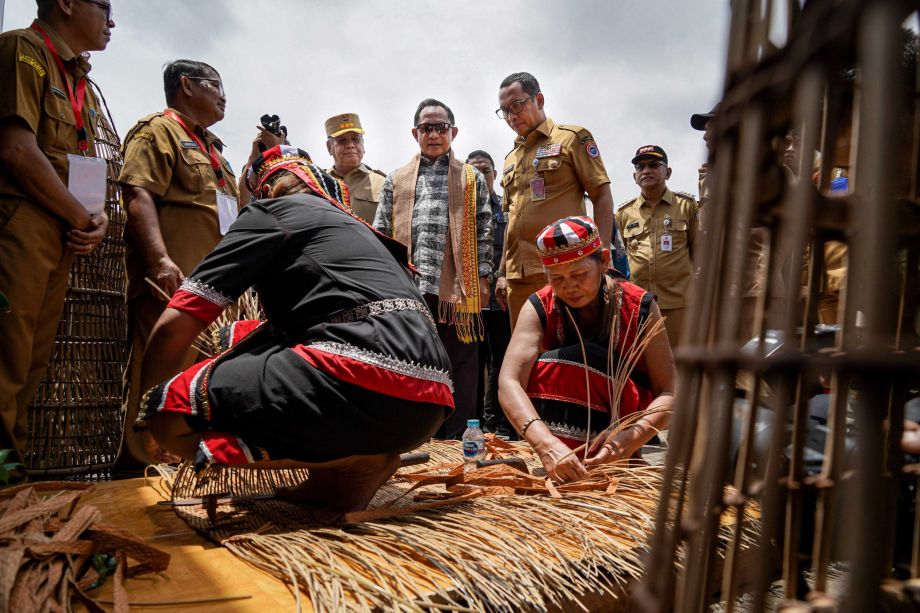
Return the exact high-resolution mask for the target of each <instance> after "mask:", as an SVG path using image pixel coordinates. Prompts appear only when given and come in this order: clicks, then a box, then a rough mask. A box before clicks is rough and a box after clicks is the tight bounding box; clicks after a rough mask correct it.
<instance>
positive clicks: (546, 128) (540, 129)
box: [514, 117, 556, 145]
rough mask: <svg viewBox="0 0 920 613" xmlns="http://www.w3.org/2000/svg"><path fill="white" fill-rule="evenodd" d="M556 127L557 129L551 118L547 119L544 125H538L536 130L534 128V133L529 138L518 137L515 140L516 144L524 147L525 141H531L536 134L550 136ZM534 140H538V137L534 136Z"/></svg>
mask: <svg viewBox="0 0 920 613" xmlns="http://www.w3.org/2000/svg"><path fill="white" fill-rule="evenodd" d="M555 127H556V123H555V122H554V121H553V120H552V119H551V118H549V117H547V118H546V121H544V122H543V123H541V124H540V125H538V126H537V127H536V128H534V130H533V132H531V133H530V134H528V135H527V136H518V137H517V138H516V139H514V142H515V143H517V144H518V145H522V144H524V142H525V141H527V140H528V139H530V138H531V136H532V135H534V134H542V135H543V136H550V135H551V134H552V132H553V128H555ZM533 138H537V137H536V136H534V137H533Z"/></svg>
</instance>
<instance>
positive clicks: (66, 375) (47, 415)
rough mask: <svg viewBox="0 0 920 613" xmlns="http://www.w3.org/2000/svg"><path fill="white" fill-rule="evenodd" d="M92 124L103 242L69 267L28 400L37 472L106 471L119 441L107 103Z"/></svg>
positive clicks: (116, 280)
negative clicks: (47, 356)
mask: <svg viewBox="0 0 920 613" xmlns="http://www.w3.org/2000/svg"><path fill="white" fill-rule="evenodd" d="M93 85H94V89H96V92H97V98H98V99H99V100H101V101H102V100H103V99H102V96H101V94H99V93H98V88H95V84H93ZM94 128H95V146H96V153H97V155H98V156H100V157H102V158H104V159H105V160H106V161H107V163H108V193H107V196H106V205H105V211H106V214H107V215H108V217H109V227H108V231H107V233H106V236H105V238H104V239H103V241H102V242H101V243H100V245H99V246H98V247H97V248H96V249H95V250H93V252H92V253H91V254H89V255H88V256H78V257H76V258H75V259H74V263H73V267H72V268H71V271H70V279H69V282H68V289H67V296H66V298H65V302H64V314H63V316H62V318H61V321H60V323H59V324H58V330H57V336H56V338H55V341H54V349H53V351H52V354H51V360H50V362H49V364H48V371H47V373H46V374H45V378H44V380H43V381H42V382H41V384H40V385H39V387H38V390H37V391H36V394H35V398H34V399H33V400H32V404H31V405H30V406H29V431H28V441H27V443H26V448H25V456H26V458H25V459H26V466H28V467H29V473H30V475H32V476H33V477H47V476H68V475H83V474H90V473H95V474H97V475H99V474H102V473H104V472H105V471H107V470H108V469H110V468H111V467H112V466H113V465H114V463H115V460H116V458H117V456H118V452H119V446H120V444H121V438H122V431H123V425H122V412H121V387H122V375H123V372H124V368H125V361H126V359H127V336H126V335H127V328H126V319H125V298H124V288H125V271H124V251H125V247H124V240H123V234H124V227H125V214H124V211H123V210H122V208H121V202H120V190H119V187H118V183H117V181H116V180H117V178H118V174H119V172H120V170H121V166H122V156H121V141H120V139H119V137H118V134H117V133H116V131H115V128H114V122H112V121H111V117H110V116H108V109H107V108H106V107H105V104H104V101H103V103H102V104H101V105H100V108H99V109H96V112H95V121H94Z"/></svg>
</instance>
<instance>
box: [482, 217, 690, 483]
mask: <svg viewBox="0 0 920 613" xmlns="http://www.w3.org/2000/svg"><path fill="white" fill-rule="evenodd" d="M602 246H603V245H602V242H601V238H600V235H599V234H598V231H597V226H595V224H594V222H593V221H592V220H591V219H589V218H587V217H567V218H565V219H560V220H559V221H557V222H556V223H554V224H552V225H550V226H548V227H546V228H545V229H544V230H543V231H542V232H541V233H540V235H539V236H538V237H537V249H538V250H539V252H540V257H541V258H542V260H543V267H544V270H545V271H546V275H547V279H548V281H549V284H548V285H547V286H546V287H544V288H543V289H542V290H540V291H538V292H536V293H534V294H532V295H531V296H530V299H529V300H528V301H527V302H526V303H524V306H523V308H522V309H521V312H520V314H519V315H518V318H517V323H516V325H515V327H514V332H513V333H512V335H511V342H510V344H509V345H508V350H507V353H506V354H505V360H504V362H503V363H502V369H501V373H500V375H499V386H498V393H499V400H500V402H501V405H502V408H503V409H504V411H505V414H506V415H507V416H508V419H509V420H510V421H511V423H512V424H513V425H514V427H515V428H516V429H517V431H518V433H520V435H521V437H522V438H525V439H526V440H527V441H528V442H529V443H530V444H531V446H532V447H533V448H534V449H535V450H536V451H537V453H538V454H539V456H540V460H541V461H542V463H543V467H544V468H545V469H546V472H547V474H548V475H550V476H553V477H554V478H556V479H558V480H560V481H572V480H575V479H580V478H582V477H584V476H586V474H587V470H586V468H585V466H586V465H587V466H591V465H595V464H602V463H605V462H614V461H617V460H621V459H628V458H630V457H632V456H633V455H634V454H636V453H637V452H638V451H639V450H640V449H641V448H642V445H643V444H644V443H645V442H646V441H648V440H649V439H650V438H651V437H652V436H654V435H655V433H656V432H657V431H658V430H660V429H662V428H664V427H665V426H666V425H667V422H668V419H669V415H670V409H671V403H672V400H673V393H674V378H675V373H674V357H673V355H672V354H671V347H670V345H669V343H668V338H667V333H666V332H665V331H664V329H663V321H661V312H660V311H659V310H658V305H657V304H656V303H655V300H654V296H653V295H652V294H650V293H648V292H646V291H645V290H643V289H642V288H640V287H638V286H636V285H634V284H632V283H629V282H626V281H624V280H621V279H619V280H618V279H617V278H616V277H615V276H614V274H613V273H612V272H611V271H608V267H609V265H610V252H609V251H608V250H607V249H602V248H601V247H602ZM586 362H587V367H585V363H586ZM633 364H634V365H635V370H633V371H632V372H629V371H630V366H631V365H633ZM611 398H612V399H613V400H611ZM638 411H642V412H641V413H638V414H636V415H632V417H631V418H630V419H624V418H626V417H627V416H629V415H631V414H634V413H637V412H638ZM581 449H585V452H584V453H582V454H579V453H577V451H580V450H581ZM585 456H586V457H585Z"/></svg>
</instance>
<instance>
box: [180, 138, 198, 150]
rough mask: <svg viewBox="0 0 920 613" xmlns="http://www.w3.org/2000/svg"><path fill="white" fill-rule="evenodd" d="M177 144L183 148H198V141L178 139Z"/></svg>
mask: <svg viewBox="0 0 920 613" xmlns="http://www.w3.org/2000/svg"><path fill="white" fill-rule="evenodd" d="M179 144H180V145H182V147H183V148H185V149H198V143H196V142H195V141H193V140H183V141H179Z"/></svg>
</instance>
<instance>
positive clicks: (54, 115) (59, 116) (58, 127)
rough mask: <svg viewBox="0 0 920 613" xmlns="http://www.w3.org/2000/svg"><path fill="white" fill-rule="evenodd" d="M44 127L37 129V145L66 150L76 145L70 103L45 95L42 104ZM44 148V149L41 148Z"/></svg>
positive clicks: (52, 95)
mask: <svg viewBox="0 0 920 613" xmlns="http://www.w3.org/2000/svg"><path fill="white" fill-rule="evenodd" d="M42 110H43V112H44V115H45V122H46V124H47V126H46V127H40V128H39V132H40V133H39V135H38V136H39V144H41V145H44V146H48V145H52V146H55V147H56V148H62V149H68V148H70V147H72V146H73V145H76V143H77V125H76V122H75V121H74V119H73V111H71V110H70V103H69V102H67V101H65V100H61V99H60V98H58V97H57V96H55V95H54V94H46V95H45V99H44V101H43V103H42ZM43 148H44V147H43Z"/></svg>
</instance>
